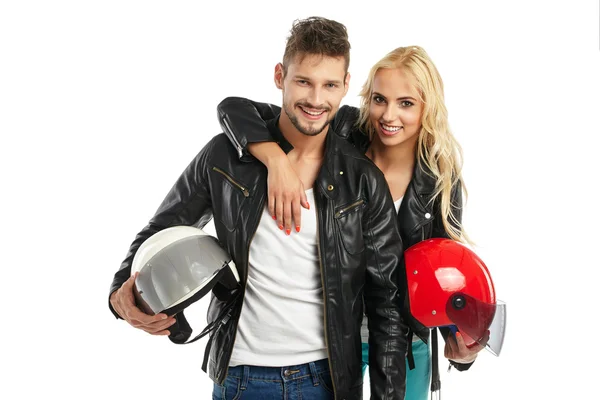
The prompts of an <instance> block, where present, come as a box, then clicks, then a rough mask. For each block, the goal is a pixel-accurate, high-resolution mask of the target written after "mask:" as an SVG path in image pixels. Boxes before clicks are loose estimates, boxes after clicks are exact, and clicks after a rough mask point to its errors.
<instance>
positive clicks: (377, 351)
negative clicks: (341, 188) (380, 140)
mask: <svg viewBox="0 0 600 400" xmlns="http://www.w3.org/2000/svg"><path fill="white" fill-rule="evenodd" d="M374 172H375V173H374V174H373V175H374V177H375V178H374V179H372V183H371V184H370V185H369V186H370V188H369V190H370V192H371V193H370V198H369V201H368V205H367V211H366V212H365V215H364V218H365V220H364V222H363V223H364V224H365V226H364V228H363V232H364V241H365V251H366V254H365V258H366V262H367V268H366V271H367V273H366V275H367V276H366V281H365V289H364V300H365V305H366V308H367V314H368V315H369V318H368V322H369V375H370V379H371V398H372V399H377V400H383V399H385V400H388V399H404V394H405V390H406V382H405V381H406V352H407V345H408V342H407V335H408V326H407V325H406V324H405V323H404V322H403V320H402V318H401V315H400V313H401V309H402V304H401V303H402V299H404V297H405V296H404V293H399V291H400V290H402V289H400V287H401V286H399V285H398V278H399V275H398V274H402V276H404V274H405V270H404V259H403V246H402V239H401V238H400V234H399V231H398V226H397V219H396V212H395V209H394V203H393V201H392V197H391V194H390V191H389V189H388V187H387V183H386V181H385V178H384V176H383V173H381V171H379V170H376V171H374Z"/></svg>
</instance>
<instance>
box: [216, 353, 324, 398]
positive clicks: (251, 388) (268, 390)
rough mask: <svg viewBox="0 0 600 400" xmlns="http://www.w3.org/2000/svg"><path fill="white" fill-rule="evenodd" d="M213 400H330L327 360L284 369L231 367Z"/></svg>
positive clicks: (217, 388)
mask: <svg viewBox="0 0 600 400" xmlns="http://www.w3.org/2000/svg"><path fill="white" fill-rule="evenodd" d="M212 398H213V400H237V399H243V400H301V399H304V400H307V399H311V400H333V398H334V397H333V385H332V383H331V376H330V374H329V364H328V362H327V359H323V360H319V361H315V362H310V363H307V364H302V365H291V366H287V367H256V366H252V365H239V366H237V367H230V368H229V371H228V373H227V378H226V379H225V382H223V385H218V384H216V383H215V384H214V388H213V397H212Z"/></svg>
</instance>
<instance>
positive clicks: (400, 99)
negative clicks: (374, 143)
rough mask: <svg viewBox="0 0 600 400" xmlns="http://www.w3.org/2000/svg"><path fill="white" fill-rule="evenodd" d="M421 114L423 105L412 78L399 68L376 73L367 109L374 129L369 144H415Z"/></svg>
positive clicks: (385, 69)
mask: <svg viewBox="0 0 600 400" xmlns="http://www.w3.org/2000/svg"><path fill="white" fill-rule="evenodd" d="M422 111H423V102H422V101H421V100H419V94H418V92H417V89H416V85H415V81H414V78H413V77H412V75H410V74H407V73H406V72H404V70H402V69H399V68H396V69H389V68H381V69H379V70H378V71H377V73H376V74H375V79H374V81H373V94H372V95H371V100H370V107H369V118H370V120H371V123H372V124H373V128H374V129H375V135H374V137H373V140H380V141H381V143H383V144H384V145H385V146H397V145H399V144H401V143H410V142H412V143H414V142H416V140H417V138H418V134H419V131H420V129H421V114H422Z"/></svg>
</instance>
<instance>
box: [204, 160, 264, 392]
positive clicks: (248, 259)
mask: <svg viewBox="0 0 600 400" xmlns="http://www.w3.org/2000/svg"><path fill="white" fill-rule="evenodd" d="M214 168H216V167H213V169H214ZM263 206H264V200H261V202H260V207H259V210H262V208H263ZM262 215H263V213H262V212H261V213H259V216H258V222H257V223H256V225H255V228H254V233H253V234H252V237H251V238H250V241H249V242H248V249H247V251H246V255H247V259H246V274H245V276H244V287H243V292H242V300H241V302H242V304H241V305H240V312H239V314H241V313H242V308H243V307H244V299H245V297H246V282H248V268H249V264H250V245H251V244H252V240H254V236H255V235H256V231H257V230H258V225H260V220H261V219H262ZM239 322H240V316H239V315H238V317H237V323H238V324H239ZM236 338H237V327H236V329H235V332H234V334H233V342H232V344H231V351H230V353H229V358H228V359H227V366H226V367H225V374H224V375H223V378H227V374H228V373H229V362H230V361H231V356H232V355H233V347H234V346H235V339H236ZM223 382H225V379H223V380H222V381H221V384H223Z"/></svg>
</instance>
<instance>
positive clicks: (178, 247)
mask: <svg viewBox="0 0 600 400" xmlns="http://www.w3.org/2000/svg"><path fill="white" fill-rule="evenodd" d="M136 272H139V275H138V276H137V278H136V280H135V285H134V290H133V292H134V296H135V299H136V303H137V305H138V307H139V308H140V309H141V310H142V311H144V312H145V313H146V314H149V315H156V314H158V313H165V314H167V315H176V317H177V323H176V324H174V325H172V326H171V327H169V331H170V332H171V334H170V335H169V338H170V339H171V341H173V342H174V343H179V344H182V343H185V342H186V340H187V339H188V338H189V336H190V334H191V328H190V326H189V324H188V323H187V321H186V320H185V317H184V316H183V309H184V308H186V307H187V306H189V305H190V304H192V303H194V302H196V301H198V300H199V299H201V298H202V297H204V296H205V295H206V294H207V293H208V292H209V291H211V290H212V289H213V288H214V287H215V285H217V284H220V285H222V286H223V288H221V289H222V290H220V292H221V293H230V294H235V295H237V294H238V293H239V292H240V291H239V290H236V289H238V288H239V281H240V278H239V275H238V272H237V269H236V266H235V263H234V262H233V260H232V259H231V257H230V256H229V254H228V253H227V251H225V250H224V249H223V247H222V246H221V245H220V243H219V242H218V240H217V239H216V238H214V237H213V236H210V235H208V234H207V233H205V232H204V231H203V230H202V229H199V228H194V227H190V226H175V227H171V228H167V229H164V230H161V231H159V232H157V233H155V234H154V235H152V236H150V237H149V238H148V239H146V241H144V243H142V245H141V246H140V247H139V249H138V251H137V253H136V254H135V257H134V258H133V263H132V266H131V274H132V275H133V274H135V273H136ZM232 297H236V296H232ZM230 300H232V302H233V300H234V299H233V298H232V299H230ZM216 322H218V321H214V323H216ZM214 323H213V324H211V325H210V326H209V327H207V328H206V329H204V331H203V333H201V334H200V335H198V337H196V338H194V339H193V340H192V341H195V340H197V339H199V338H200V337H202V336H204V335H205V334H206V333H208V332H210V330H212V325H214ZM192 341H190V342H188V343H191V342H192Z"/></svg>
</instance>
